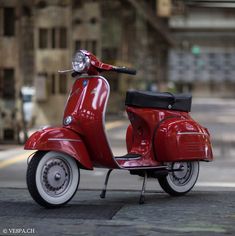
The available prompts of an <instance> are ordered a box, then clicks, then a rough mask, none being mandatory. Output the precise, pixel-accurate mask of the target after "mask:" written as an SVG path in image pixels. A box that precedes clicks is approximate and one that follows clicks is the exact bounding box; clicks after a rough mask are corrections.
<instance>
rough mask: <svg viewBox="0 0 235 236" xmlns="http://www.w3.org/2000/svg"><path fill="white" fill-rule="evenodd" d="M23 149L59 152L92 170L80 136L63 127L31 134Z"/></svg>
mask: <svg viewBox="0 0 235 236" xmlns="http://www.w3.org/2000/svg"><path fill="white" fill-rule="evenodd" d="M24 149H26V150H40V151H59V152H63V153H66V154H68V155H70V156H72V157H74V158H75V159H76V160H77V161H78V162H79V164H81V166H82V167H83V168H85V169H89V170H92V169H93V164H92V162H91V160H90V157H89V154H88V152H87V149H86V146H85V144H84V142H83V140H82V139H81V137H80V135H79V134H77V133H75V132H74V131H72V130H70V129H66V128H63V127H54V128H45V129H41V130H39V131H37V132H35V133H33V134H32V135H31V136H30V137H29V139H28V140H27V142H26V143H25V146H24Z"/></svg>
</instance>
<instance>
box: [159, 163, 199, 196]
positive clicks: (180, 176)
mask: <svg viewBox="0 0 235 236" xmlns="http://www.w3.org/2000/svg"><path fill="white" fill-rule="evenodd" d="M167 165H168V168H169V174H168V175H167V176H164V177H160V178H159V179H158V181H159V184H160V186H161V187H162V189H163V190H164V191H165V192H166V193H168V194H170V195H172V196H180V195H184V194H186V193H187V192H189V191H190V190H191V189H192V188H193V186H194V185H195V183H196V182H197V179H198V175H199V162H198V161H188V162H174V163H167Z"/></svg>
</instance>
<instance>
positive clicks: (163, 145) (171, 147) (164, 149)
mask: <svg viewBox="0 0 235 236" xmlns="http://www.w3.org/2000/svg"><path fill="white" fill-rule="evenodd" d="M154 148H155V150H156V153H157V160H159V161H166V162H167V161H184V160H191V161H193V160H203V161H211V160H212V159H213V154H212V149H211V143H210V135H209V133H208V131H207V130H206V129H204V128H203V127H201V126H200V125H199V124H197V123H196V122H195V121H194V120H192V119H186V120H179V119H176V118H174V119H169V120H166V121H165V122H162V123H161V125H160V126H159V129H158V131H157V133H156V137H155V142H154Z"/></svg>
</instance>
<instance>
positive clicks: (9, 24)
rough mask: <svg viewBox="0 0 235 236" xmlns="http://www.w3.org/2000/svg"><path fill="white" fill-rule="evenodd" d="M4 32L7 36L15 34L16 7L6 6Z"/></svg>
mask: <svg viewBox="0 0 235 236" xmlns="http://www.w3.org/2000/svg"><path fill="white" fill-rule="evenodd" d="M3 21H4V26H3V34H4V35H5V36H14V34H15V9H14V8H12V7H6V8H4V11H3Z"/></svg>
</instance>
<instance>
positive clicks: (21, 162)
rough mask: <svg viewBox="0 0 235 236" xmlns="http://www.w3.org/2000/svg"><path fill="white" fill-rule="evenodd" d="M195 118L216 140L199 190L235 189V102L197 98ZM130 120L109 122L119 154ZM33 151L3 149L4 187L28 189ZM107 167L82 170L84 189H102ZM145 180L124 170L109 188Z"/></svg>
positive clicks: (0, 180) (0, 174)
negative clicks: (29, 164) (27, 177)
mask: <svg viewBox="0 0 235 236" xmlns="http://www.w3.org/2000/svg"><path fill="white" fill-rule="evenodd" d="M192 117H193V118H194V119H196V120H199V121H200V123H201V124H202V125H204V126H206V127H208V129H209V131H210V133H211V136H212V143H213V152H214V158H215V160H214V161H213V162H212V163H203V162H202V163H201V166H200V174H199V179H198V182H197V184H196V187H195V189H203V190H204V189H205V190H210V189H214V188H217V187H218V188H219V189H221V188H231V189H233V188H235V182H234V179H235V171H234V170H233V167H234V164H235V148H234V147H235V146H234V144H235V134H234V133H235V125H234V124H235V119H234V117H235V101H234V100H223V99H216V100H210V99H207V100H202V99H195V100H194V102H193V107H192ZM128 124H129V121H128V120H127V119H124V120H121V121H113V122H108V124H107V127H106V129H107V133H108V138H109V141H110V144H111V147H112V150H113V153H114V155H115V156H121V155H124V154H126V144H125V132H126V127H127V126H128ZM31 153H32V151H24V150H23V147H17V148H14V149H8V150H6V151H1V152H0V187H17V188H21V187H23V188H25V187H26V183H25V173H26V167H27V164H26V163H27V157H28V156H29V155H30V154H31ZM105 174H106V170H105V169H95V171H84V170H81V182H80V188H81V189H101V188H102V186H103V181H104V178H105ZM141 183H142V179H141V178H139V177H136V176H131V175H129V172H125V171H122V170H117V171H114V172H113V173H112V174H111V177H110V184H109V189H133V190H138V189H140V187H141ZM156 188H157V189H159V186H158V183H157V181H156V180H152V179H150V180H149V181H148V185H147V189H149V190H155V189H156Z"/></svg>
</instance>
